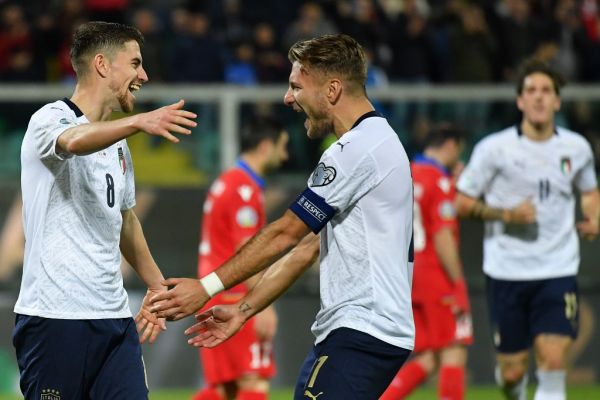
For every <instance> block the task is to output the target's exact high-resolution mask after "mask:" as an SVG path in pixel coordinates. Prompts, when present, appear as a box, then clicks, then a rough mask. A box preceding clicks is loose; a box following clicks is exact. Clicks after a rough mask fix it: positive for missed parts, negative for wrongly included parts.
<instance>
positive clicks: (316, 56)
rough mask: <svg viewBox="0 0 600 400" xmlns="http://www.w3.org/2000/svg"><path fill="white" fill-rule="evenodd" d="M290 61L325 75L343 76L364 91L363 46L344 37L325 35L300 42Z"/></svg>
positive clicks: (364, 59) (365, 65)
mask: <svg viewBox="0 0 600 400" xmlns="http://www.w3.org/2000/svg"><path fill="white" fill-rule="evenodd" d="M288 59H289V60H290V62H292V63H293V62H294V61H298V62H300V63H301V64H305V65H307V66H308V67H314V68H315V69H317V70H319V71H321V72H323V73H324V74H325V75H326V76H327V75H330V74H339V75H341V76H342V77H343V78H344V79H346V80H347V81H348V82H349V83H351V84H354V85H355V86H356V87H357V88H361V89H362V90H363V92H364V90H365V83H366V81H367V58H366V57H365V52H364V50H363V48H362V46H361V45H360V44H359V43H358V42H357V41H356V40H354V39H353V38H351V37H350V36H348V35H344V34H337V35H324V36H321V37H318V38H315V39H308V40H301V41H299V42H296V43H295V44H294V45H293V46H292V47H291V48H290V50H289V52H288Z"/></svg>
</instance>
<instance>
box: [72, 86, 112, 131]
mask: <svg viewBox="0 0 600 400" xmlns="http://www.w3.org/2000/svg"><path fill="white" fill-rule="evenodd" d="M102 98H104V96H103V94H102V93H101V91H100V90H98V89H97V88H95V87H94V86H93V85H82V84H80V83H78V84H77V86H75V91H74V92H73V96H71V101H72V102H73V103H75V104H76V105H77V107H79V109H80V110H81V112H82V113H83V114H84V115H85V117H86V118H87V119H88V121H90V122H96V121H105V120H107V119H108V118H109V117H110V114H111V113H112V110H111V108H110V107H108V106H106V105H104V104H103V103H99V102H98V99H102Z"/></svg>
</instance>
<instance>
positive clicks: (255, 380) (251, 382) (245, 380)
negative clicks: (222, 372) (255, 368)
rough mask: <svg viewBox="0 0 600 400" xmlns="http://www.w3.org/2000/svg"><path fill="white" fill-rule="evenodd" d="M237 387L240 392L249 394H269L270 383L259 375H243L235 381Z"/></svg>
mask: <svg viewBox="0 0 600 400" xmlns="http://www.w3.org/2000/svg"><path fill="white" fill-rule="evenodd" d="M237 387H238V389H239V390H240V391H243V390H245V391H251V392H264V393H268V392H269V387H270V383H269V380H267V379H265V378H263V377H261V376H259V375H254V374H252V375H244V376H243V377H241V378H239V379H238V380H237Z"/></svg>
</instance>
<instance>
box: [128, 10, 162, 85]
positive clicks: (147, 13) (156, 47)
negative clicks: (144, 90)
mask: <svg viewBox="0 0 600 400" xmlns="http://www.w3.org/2000/svg"><path fill="white" fill-rule="evenodd" d="M132 22H133V26H135V27H136V28H138V29H139V30H140V32H142V34H143V35H144V38H145V41H144V46H143V47H142V57H143V58H144V69H145V70H146V73H147V74H148V77H149V79H150V80H151V81H152V82H160V81H163V80H164V78H165V71H164V58H165V54H164V53H165V51H164V50H165V48H166V46H165V41H164V40H163V37H164V36H163V34H162V33H163V32H162V26H161V24H160V22H159V21H158V18H157V17H156V15H155V13H154V11H153V10H152V9H150V8H139V9H137V10H135V11H134V13H133V17H132Z"/></svg>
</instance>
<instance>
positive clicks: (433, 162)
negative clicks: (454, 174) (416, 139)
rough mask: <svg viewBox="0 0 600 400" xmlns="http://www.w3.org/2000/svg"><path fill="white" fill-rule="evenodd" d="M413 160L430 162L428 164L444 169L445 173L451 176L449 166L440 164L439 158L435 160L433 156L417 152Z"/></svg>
mask: <svg viewBox="0 0 600 400" xmlns="http://www.w3.org/2000/svg"><path fill="white" fill-rule="evenodd" d="M413 162H414V163H416V164H428V165H431V166H433V167H435V168H437V169H439V170H440V171H442V172H443V173H444V175H447V176H450V171H449V170H448V168H446V167H445V166H443V165H442V164H440V163H439V162H438V161H437V160H434V159H433V158H429V157H426V156H425V155H423V154H417V155H416V156H415V157H414V158H413Z"/></svg>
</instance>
